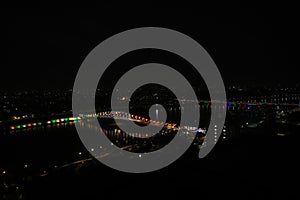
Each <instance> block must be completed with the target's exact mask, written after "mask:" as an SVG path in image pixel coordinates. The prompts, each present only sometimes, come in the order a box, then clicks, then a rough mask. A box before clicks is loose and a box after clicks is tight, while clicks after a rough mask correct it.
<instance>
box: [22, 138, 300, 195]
mask: <svg viewBox="0 0 300 200" xmlns="http://www.w3.org/2000/svg"><path fill="white" fill-rule="evenodd" d="M299 136H300V135H299V134H298V135H297V134H292V135H288V136H281V137H280V136H260V137H258V136H255V137H253V136H244V137H241V138H238V139H234V140H231V141H227V142H226V141H225V142H223V143H220V144H218V145H217V146H216V148H215V149H214V150H213V151H212V152H211V153H210V154H209V156H207V157H206V158H204V159H201V160H200V159H198V158H197V151H196V150H195V149H190V150H189V152H187V153H186V155H184V156H183V157H182V158H181V159H179V160H177V161H176V162H175V163H173V164H171V165H170V166H168V167H166V168H164V169H162V170H159V171H156V172H151V173H146V174H128V173H122V172H118V171H115V170H113V169H109V168H108V167H106V166H104V165H102V164H101V163H99V162H97V161H90V162H86V163H84V164H77V165H73V166H71V167H67V168H63V169H60V170H56V171H54V172H51V173H49V174H48V175H47V176H44V177H39V178H36V179H35V180H33V181H30V182H28V183H27V184H26V186H25V188H24V191H25V192H24V198H26V199H143V198H146V199H158V198H166V199H171V198H179V197H180V198H184V199H188V198H199V199H201V198H202V199H204V198H216V197H220V198H222V199H227V198H228V199H233V198H234V199H274V198H276V199H298V198H299V197H298V196H299V187H298V186H299V184H298V181H299V178H300V176H299V175H300V172H299V167H300V164H299V162H298V158H299V155H298V154H299V152H300V151H299V150H300V146H299V138H300V137H299ZM297 197H298V198H297Z"/></svg>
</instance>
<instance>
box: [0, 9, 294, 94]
mask: <svg viewBox="0 0 300 200" xmlns="http://www.w3.org/2000/svg"><path fill="white" fill-rule="evenodd" d="M248 12H250V14H253V15H250V16H247V17H245V15H242V13H243V11H240V12H239V13H240V14H241V15H238V14H236V15H234V16H232V17H225V16H222V15H221V16H213V15H209V16H208V15H206V16H203V15H201V11H200V10H199V9H198V8H197V7H191V8H187V7H177V8H170V7H168V8H159V6H157V7H155V6H154V7H151V8H150V9H149V8H148V9H145V7H144V8H139V9H133V8H132V9H122V8H119V9H116V8H115V7H102V8H101V7H100V8H99V9H92V10H88V9H62V10H60V11H54V10H47V11H44V10H33V11H31V10H30V11H29V10H26V9H23V10H22V9H18V10H15V9H8V10H5V12H2V13H1V18H2V19H1V20H2V25H1V26H2V33H4V37H2V39H3V42H2V48H3V49H4V59H2V61H1V73H0V90H14V89H17V90H23V89H41V88H46V89H53V88H62V89H65V88H71V87H72V84H73V81H74V79H75V76H76V73H77V70H78V68H79V67H80V64H81V63H82V61H83V60H84V58H85V56H86V55H87V54H88V53H89V52H90V51H91V50H92V49H93V48H94V47H95V46H96V45H97V44H99V43H100V42H101V41H103V40H104V39H106V38H108V37H110V36H111V35H113V34H116V33H118V32H120V31H124V30H127V29H131V28H136V27H143V26H160V27H166V28H171V29H175V30H178V31H180V32H183V33H185V34H187V35H189V36H191V37H192V38H194V39H195V40H197V41H198V42H199V43H200V44H201V45H202V46H203V47H204V48H205V49H206V50H207V51H208V53H209V54H210V55H211V56H212V58H213V59H214V61H215V62H216V64H217V66H218V67H219V69H220V71H221V73H222V76H223V78H224V80H225V83H226V84H239V83H240V84H248V85H251V84H277V83H283V84H285V83H288V84H295V83H297V82H298V81H299V78H298V68H299V61H298V52H299V50H298V48H299V32H298V31H297V29H298V25H299V23H297V22H298V21H297V19H296V18H289V17H281V16H280V15H279V16H278V17H262V16H257V15H256V13H255V12H252V11H251V10H250V11H249V10H248Z"/></svg>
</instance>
